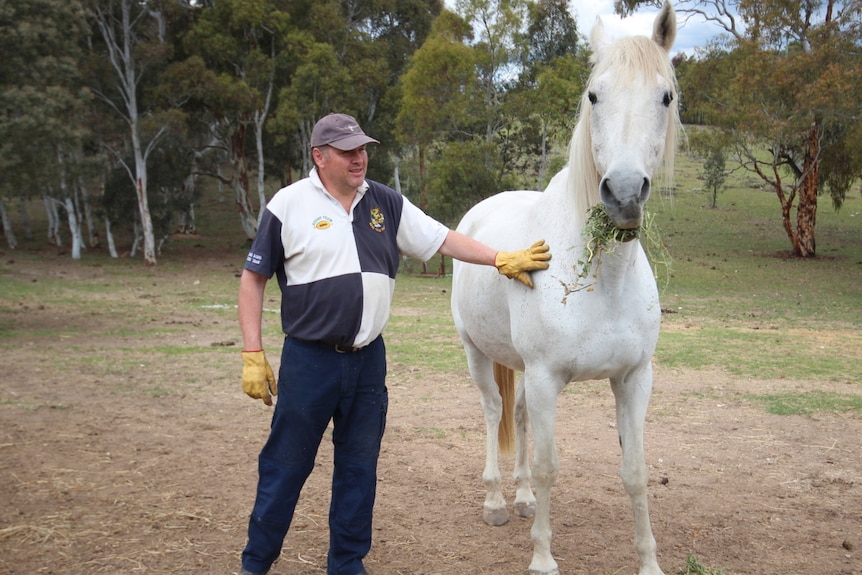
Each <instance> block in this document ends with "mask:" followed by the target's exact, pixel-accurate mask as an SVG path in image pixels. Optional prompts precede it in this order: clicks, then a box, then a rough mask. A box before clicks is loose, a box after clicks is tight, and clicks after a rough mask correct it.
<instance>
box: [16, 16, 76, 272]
mask: <svg viewBox="0 0 862 575" xmlns="http://www.w3.org/2000/svg"><path fill="white" fill-rule="evenodd" d="M88 30H89V28H88V24H87V20H86V18H85V11H84V9H83V6H82V5H81V3H80V2H78V1H75V0H71V1H67V0H63V1H59V0H26V1H25V0H2V1H0V49H2V53H3V58H2V59H0V170H2V173H3V178H2V180H0V218H2V227H3V230H4V233H5V235H6V241H7V245H8V246H9V247H10V248H14V247H15V246H16V244H17V240H16V238H15V235H14V232H13V229H12V223H11V218H10V217H9V215H8V213H7V211H6V206H5V202H4V201H3V198H4V197H16V198H18V200H19V206H20V209H21V215H22V220H23V222H24V224H25V227H26V231H27V233H28V235H29V233H30V230H29V220H28V216H27V212H26V203H27V200H28V199H29V198H31V197H34V196H37V195H39V194H41V195H42V196H43V198H44V199H45V203H46V209H47V210H48V214H49V216H50V217H54V216H55V215H57V214H58V210H57V208H58V206H60V205H62V206H63V208H64V209H66V212H67V217H68V221H69V229H70V231H71V234H72V238H73V246H72V248H73V249H72V254H73V257H80V250H81V248H82V244H83V240H82V237H81V225H80V224H81V222H80V217H79V216H80V214H81V213H82V212H83V210H82V205H81V204H82V201H83V198H82V197H81V196H80V193H79V192H80V189H79V188H78V187H76V182H77V181H78V179H77V177H78V175H79V173H80V169H81V165H82V161H81V160H82V155H83V154H82V146H83V142H84V141H85V140H86V138H87V135H88V126H87V124H86V118H85V115H84V110H85V107H86V103H87V99H88V98H87V96H88V92H87V91H86V90H85V89H84V87H83V85H82V78H81V72H80V59H81V56H82V46H84V40H85V39H86V37H87V33H88ZM52 223H53V225H52V226H50V231H49V233H50V235H51V237H50V238H49V239H51V240H52V241H54V242H59V241H60V235H59V220H58V219H54V220H53V222H52Z"/></svg>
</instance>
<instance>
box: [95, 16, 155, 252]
mask: <svg viewBox="0 0 862 575" xmlns="http://www.w3.org/2000/svg"><path fill="white" fill-rule="evenodd" d="M133 7H138V8H140V6H138V4H137V3H136V0H120V14H121V18H120V20H119V21H118V20H117V19H115V18H114V15H113V14H112V12H111V10H112V7H111V6H110V5H109V6H104V5H101V4H99V3H96V4H95V6H94V13H95V15H96V23H97V25H98V26H99V30H100V31H101V33H102V37H103V38H104V40H105V45H106V47H107V49H108V55H109V58H110V61H111V65H112V67H113V68H114V71H115V72H116V73H117V79H118V82H117V87H118V88H119V89H120V92H121V93H122V96H123V102H124V103H125V115H124V119H125V120H126V122H127V123H128V125H129V131H130V136H131V140H132V151H133V153H134V158H135V165H134V171H132V170H131V169H130V167H129V166H126V170H127V171H128V172H129V177H131V179H132V183H133V184H134V186H135V194H136V195H137V200H138V213H139V216H140V223H141V233H142V235H143V240H144V261H145V262H146V263H147V264H148V265H155V264H156V242H155V236H154V234H153V219H152V216H151V215H150V206H149V200H148V199H147V156H148V155H149V153H150V152H151V151H152V149H153V147H155V145H156V143H157V142H158V140H159V139H160V138H161V136H162V135H163V134H164V132H165V128H164V127H162V128H159V129H158V130H157V131H156V133H155V135H154V136H153V137H152V138H151V139H150V141H149V144H147V145H146V146H144V145H143V143H142V142H141V130H140V126H139V117H140V110H139V109H138V96H137V91H138V87H139V86H138V85H139V83H140V80H141V78H140V75H141V73H142V70H143V67H141V65H140V62H138V61H137V60H136V57H137V56H136V48H137V47H138V46H137V43H138V35H137V34H136V32H135V30H134V28H135V26H137V25H138V24H139V23H140V22H141V19H140V18H132V14H131V12H132V9H133ZM139 67H140V69H139ZM102 97H103V99H105V101H106V102H108V104H110V105H112V106H113V103H112V102H111V100H110V99H109V98H107V97H104V96H102ZM115 109H116V108H115ZM135 241H136V243H137V238H136V240H135Z"/></svg>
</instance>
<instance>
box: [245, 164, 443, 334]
mask: <svg viewBox="0 0 862 575" xmlns="http://www.w3.org/2000/svg"><path fill="white" fill-rule="evenodd" d="M448 232H449V229H448V228H447V227H446V226H444V225H443V224H441V223H440V222H438V221H436V220H434V219H433V218H431V217H430V216H428V215H427V214H425V213H424V212H423V211H422V210H420V209H419V208H417V207H416V206H414V205H413V204H411V203H410V201H409V200H408V199H407V198H405V197H404V196H402V195H401V194H399V193H398V192H396V191H395V190H393V189H392V188H389V187H388V186H385V185H383V184H380V183H378V182H374V181H371V180H366V181H365V183H364V184H363V185H362V187H361V188H360V189H359V190H358V193H357V194H356V198H355V199H354V201H353V205H352V206H351V209H350V213H347V212H346V211H345V210H344V208H343V207H342V205H341V204H340V203H339V202H338V200H336V199H335V198H334V197H333V196H332V195H331V194H330V193H329V192H327V191H326V188H324V186H323V183H322V182H321V181H320V176H319V175H318V173H317V168H313V169H312V170H311V173H310V174H309V177H307V178H304V179H302V180H300V181H298V182H296V183H294V184H291V185H289V186H287V187H285V188H282V189H281V190H279V191H278V192H277V193H276V194H275V196H273V198H272V199H271V200H270V201H269V203H268V204H267V206H266V210H264V213H263V216H262V217H261V221H260V225H259V227H258V230H257V235H256V236H255V239H254V241H253V242H252V246H251V250H250V251H249V253H248V257H247V258H246V263H245V268H246V269H247V270H250V271H253V272H256V273H258V274H261V275H263V276H266V277H267V278H272V276H273V275H276V276H277V277H278V285H279V287H280V288H281V323H282V329H283V330H284V333H285V334H286V335H287V336H289V337H293V338H296V339H300V340H304V341H311V342H321V343H326V344H331V345H341V346H354V347H364V346H366V345H368V344H369V343H371V342H372V341H374V340H375V339H376V338H377V336H379V335H380V334H381V333H382V332H383V329H384V328H385V327H386V323H387V321H388V320H389V313H390V308H391V305H392V296H393V294H394V292H395V275H396V273H397V272H398V265H399V263H400V261H401V257H400V256H401V255H402V254H404V255H408V256H411V257H414V258H418V259H420V260H422V261H427V260H428V259H430V258H431V256H433V255H434V254H435V253H437V250H439V249H440V246H441V245H442V244H443V241H444V240H445V239H446V234H447V233H448Z"/></svg>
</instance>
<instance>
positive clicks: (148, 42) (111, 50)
mask: <svg viewBox="0 0 862 575" xmlns="http://www.w3.org/2000/svg"><path fill="white" fill-rule="evenodd" d="M175 6H176V4H175V3H171V2H168V1H167V0H164V4H163V3H162V2H160V1H158V0H143V1H141V0H89V8H90V11H91V14H92V19H93V23H94V26H95V27H96V29H97V30H98V35H97V36H96V37H94V38H93V41H92V43H91V46H92V50H93V52H94V54H96V55H97V56H101V57H103V58H104V61H105V62H106V66H107V68H108V71H107V72H105V73H102V74H96V75H94V76H93V77H92V80H93V83H92V86H91V89H92V91H93V93H94V94H95V95H96V97H97V98H98V99H99V100H101V101H102V102H103V103H104V104H105V105H106V106H107V107H108V108H109V109H110V110H111V111H112V113H113V114H115V115H116V116H117V117H118V118H120V119H122V121H123V122H124V123H125V124H126V127H127V130H128V132H127V134H126V135H125V137H122V138H117V139H116V140H113V141H111V140H107V139H104V140H103V142H104V145H105V146H106V147H107V148H108V149H109V150H110V153H111V155H112V157H113V159H114V161H115V162H117V163H118V164H119V165H120V166H122V167H123V169H124V170H125V172H126V174H127V176H128V177H129V179H130V181H131V182H132V185H133V189H134V193H135V197H136V199H137V206H138V217H139V224H140V232H141V238H142V240H143V244H144V247H143V255H144V261H145V262H146V263H147V264H148V265H155V264H156V244H155V235H154V231H153V221H152V215H151V213H150V205H149V192H148V187H147V181H148V174H147V159H148V158H149V157H150V155H151V154H152V153H153V151H154V149H155V148H156V146H158V145H159V141H160V140H161V139H162V138H163V137H164V136H165V135H166V134H167V133H168V131H169V130H170V129H171V128H170V123H171V122H172V121H176V116H177V113H176V111H173V110H166V109H163V108H160V107H159V105H158V103H157V102H155V101H153V100H152V99H149V98H147V97H146V93H145V92H144V90H143V88H144V87H145V86H147V85H148V84H150V83H155V82H156V81H157V80H156V76H157V75H158V73H159V72H160V71H161V70H162V69H163V68H164V67H165V66H166V65H167V63H168V61H169V59H170V57H171V54H172V45H171V43H170V42H168V36H167V34H168V30H167V16H166V10H168V9H171V8H173V7H175ZM127 151H128V152H129V153H127ZM129 156H131V160H127V158H128V157H129Z"/></svg>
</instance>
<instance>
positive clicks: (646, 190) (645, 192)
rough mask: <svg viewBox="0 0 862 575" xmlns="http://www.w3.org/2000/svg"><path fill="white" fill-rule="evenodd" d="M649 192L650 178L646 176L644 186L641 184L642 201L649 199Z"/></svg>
mask: <svg viewBox="0 0 862 575" xmlns="http://www.w3.org/2000/svg"><path fill="white" fill-rule="evenodd" d="M649 192H650V183H649V178H644V183H643V186H641V195H640V200H641V201H642V202H646V201H647V198H649Z"/></svg>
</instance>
